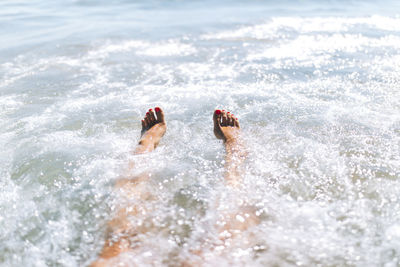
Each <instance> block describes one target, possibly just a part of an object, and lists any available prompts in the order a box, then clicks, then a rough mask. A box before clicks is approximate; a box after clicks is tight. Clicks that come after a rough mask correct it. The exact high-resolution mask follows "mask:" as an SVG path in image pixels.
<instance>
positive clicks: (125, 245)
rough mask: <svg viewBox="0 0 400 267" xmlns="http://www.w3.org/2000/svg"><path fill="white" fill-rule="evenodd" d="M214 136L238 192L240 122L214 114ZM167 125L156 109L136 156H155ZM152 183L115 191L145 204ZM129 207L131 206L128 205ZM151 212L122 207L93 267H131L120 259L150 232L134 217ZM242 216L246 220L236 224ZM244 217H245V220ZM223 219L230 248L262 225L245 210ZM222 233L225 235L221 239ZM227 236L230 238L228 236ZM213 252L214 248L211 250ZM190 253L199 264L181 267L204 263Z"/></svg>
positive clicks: (138, 181) (136, 180) (131, 181)
mask: <svg viewBox="0 0 400 267" xmlns="http://www.w3.org/2000/svg"><path fill="white" fill-rule="evenodd" d="M213 122H214V134H215V136H216V138H218V139H221V140H223V143H224V146H225V150H226V154H225V165H224V168H225V174H224V178H225V182H226V185H227V187H229V188H232V189H237V188H239V187H240V185H241V183H242V170H241V169H242V165H243V161H244V160H245V158H246V156H247V152H246V149H245V146H244V145H243V142H242V139H241V136H240V135H241V133H240V125H239V120H238V119H237V118H236V117H235V116H234V115H233V114H231V113H230V112H227V111H225V110H222V111H221V110H215V111H214V114H213ZM166 129H167V125H166V122H165V118H164V112H163V110H162V109H161V108H159V107H156V108H155V112H154V111H153V110H152V109H150V110H149V111H148V112H147V113H146V115H145V117H144V118H143V120H142V131H141V137H140V140H139V143H138V145H137V147H136V148H135V150H134V152H133V154H136V155H137V154H146V153H150V152H152V151H153V150H154V149H155V148H156V147H157V145H158V143H159V142H160V140H161V138H162V137H163V136H164V134H165V132H166ZM133 169H135V164H134V162H130V163H129V168H128V173H129V171H132V170H133ZM149 179H150V177H149V175H148V174H141V175H138V176H135V177H129V175H127V176H126V177H125V178H122V179H119V180H118V181H117V182H116V185H115V190H116V191H117V192H118V193H119V195H121V196H122V197H123V198H125V199H128V200H133V199H135V200H138V201H137V202H138V203H140V202H142V203H143V202H145V201H149V200H151V199H152V196H151V194H150V193H148V192H147V191H146V189H145V187H146V185H147V184H148V180H149ZM128 203H132V202H129V201H128ZM147 212H148V211H147V210H145V208H144V207H143V206H141V205H137V204H135V205H132V204H130V205H124V204H121V205H120V206H119V207H118V209H117V212H116V214H115V216H114V217H113V218H112V219H111V220H110V221H109V223H108V229H109V230H108V239H107V240H106V242H105V245H104V247H103V249H102V251H101V252H100V254H99V258H98V259H97V260H96V261H95V262H93V263H92V264H91V266H92V267H103V266H129V263H127V262H123V261H122V260H121V259H120V257H119V256H120V255H122V254H123V253H125V252H128V253H132V254H134V253H135V248H136V247H135V245H134V244H131V242H130V239H131V237H134V236H135V235H137V234H138V233H145V232H148V231H150V229H147V228H145V227H143V226H138V225H134V224H133V223H132V220H131V219H130V218H132V217H133V216H139V215H140V214H141V213H147ZM238 215H240V216H241V217H243V218H246V219H245V220H240V221H238V220H237V216H238ZM242 215H243V216H242ZM220 218H221V219H222V221H224V224H223V225H218V226H216V227H217V229H218V233H219V238H220V240H222V241H223V242H224V243H226V244H229V243H230V241H231V240H233V239H234V238H235V237H236V236H237V234H238V233H240V232H243V231H246V230H247V229H248V228H249V227H251V226H253V225H256V224H258V223H259V221H258V218H257V216H255V213H254V211H253V210H248V209H243V208H241V207H239V209H238V210H237V211H228V212H227V213H223V214H220ZM222 233H225V234H223V235H222ZM226 233H228V235H226ZM210 249H211V250H213V246H212V247H211V248H210ZM190 251H191V253H193V254H195V255H196V256H199V257H200V259H201V260H200V261H193V260H190V259H188V260H187V261H184V262H182V263H180V264H181V266H200V265H202V262H203V260H204V255H203V251H199V250H190Z"/></svg>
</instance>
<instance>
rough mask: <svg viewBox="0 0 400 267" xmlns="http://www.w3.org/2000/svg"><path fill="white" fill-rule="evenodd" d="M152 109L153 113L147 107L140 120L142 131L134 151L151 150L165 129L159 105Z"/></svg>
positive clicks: (165, 125) (162, 113)
mask: <svg viewBox="0 0 400 267" xmlns="http://www.w3.org/2000/svg"><path fill="white" fill-rule="evenodd" d="M154 110H155V113H154V111H153V110H152V109H149V111H148V112H147V113H146V116H145V117H144V118H143V120H142V132H141V137H140V141H139V146H138V147H137V149H136V151H135V152H136V153H144V152H150V151H153V150H154V148H156V147H157V145H158V143H159V142H160V140H161V138H162V137H163V136H164V134H165V131H166V130H167V124H166V123H165V119H164V112H163V110H162V109H161V108H159V107H156V108H155V109H154Z"/></svg>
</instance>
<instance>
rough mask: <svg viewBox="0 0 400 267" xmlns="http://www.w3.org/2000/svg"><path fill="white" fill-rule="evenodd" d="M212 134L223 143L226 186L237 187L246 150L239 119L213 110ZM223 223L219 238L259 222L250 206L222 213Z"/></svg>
mask: <svg viewBox="0 0 400 267" xmlns="http://www.w3.org/2000/svg"><path fill="white" fill-rule="evenodd" d="M213 121H214V134H215V136H216V137H217V138H218V139H222V140H223V141H224V145H225V151H226V154H225V166H224V167H225V174H224V177H225V182H226V183H227V186H228V187H231V188H237V187H239V186H240V185H241V183H242V175H243V174H242V171H243V170H242V168H243V166H242V165H243V162H244V160H245V158H246V156H247V152H246V149H245V146H244V144H243V141H242V139H241V136H240V135H241V132H240V125H239V120H238V119H237V118H236V117H235V116H234V115H233V114H232V113H230V112H226V111H225V110H222V111H221V110H218V109H217V110H215V111H214V115H213ZM223 217H224V224H223V227H222V228H220V232H221V233H225V234H222V235H220V237H221V239H225V237H229V238H232V237H233V236H234V235H235V233H240V232H241V231H245V230H247V229H248V228H249V227H251V226H253V225H256V224H258V223H259V220H258V218H257V216H256V215H255V212H254V211H253V210H252V208H239V210H238V211H237V212H233V213H232V212H229V213H227V214H224V215H223Z"/></svg>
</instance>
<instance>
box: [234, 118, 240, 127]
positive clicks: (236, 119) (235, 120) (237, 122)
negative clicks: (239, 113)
mask: <svg viewBox="0 0 400 267" xmlns="http://www.w3.org/2000/svg"><path fill="white" fill-rule="evenodd" d="M234 123H235V126H236V127H238V128H240V125H239V120H238V118H236V117H235V119H234Z"/></svg>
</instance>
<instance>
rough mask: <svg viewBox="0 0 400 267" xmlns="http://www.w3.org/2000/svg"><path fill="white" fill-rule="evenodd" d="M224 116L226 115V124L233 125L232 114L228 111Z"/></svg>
mask: <svg viewBox="0 0 400 267" xmlns="http://www.w3.org/2000/svg"><path fill="white" fill-rule="evenodd" d="M226 116H227V122H226V123H227V124H228V126H233V118H232V116H233V114H231V113H230V112H228V113H226Z"/></svg>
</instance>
